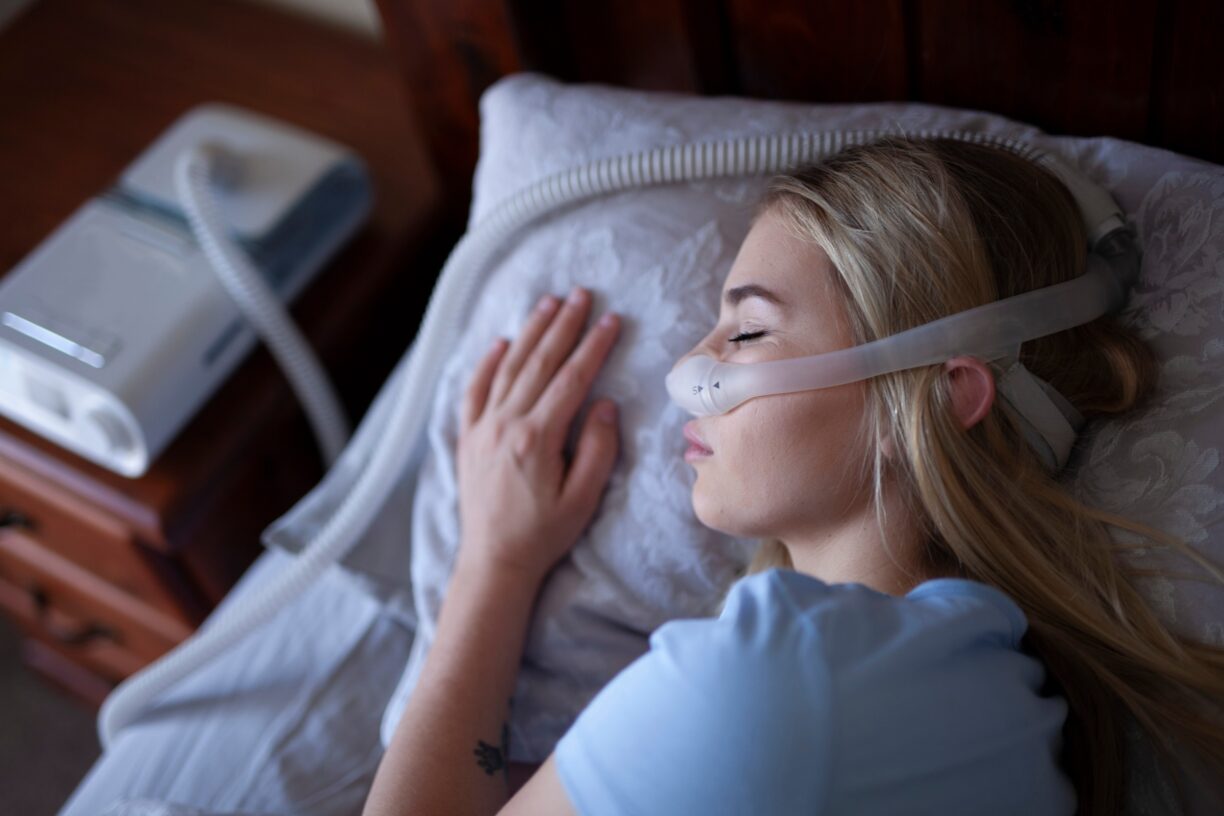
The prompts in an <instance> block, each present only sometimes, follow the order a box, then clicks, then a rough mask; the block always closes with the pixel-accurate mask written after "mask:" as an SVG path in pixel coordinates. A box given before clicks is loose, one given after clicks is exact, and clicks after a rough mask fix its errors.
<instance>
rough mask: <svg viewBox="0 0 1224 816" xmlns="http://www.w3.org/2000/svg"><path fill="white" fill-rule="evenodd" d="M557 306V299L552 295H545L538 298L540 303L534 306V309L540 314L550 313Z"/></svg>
mask: <svg viewBox="0 0 1224 816" xmlns="http://www.w3.org/2000/svg"><path fill="white" fill-rule="evenodd" d="M556 306H557V299H556V298H555V297H553V296H552V295H545V296H544V297H542V298H540V302H539V303H537V304H536V309H537V310H539V311H541V312H551V311H552V310H553V309H555V308H556Z"/></svg>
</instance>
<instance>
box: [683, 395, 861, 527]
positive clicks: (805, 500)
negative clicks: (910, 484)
mask: <svg viewBox="0 0 1224 816" xmlns="http://www.w3.org/2000/svg"><path fill="white" fill-rule="evenodd" d="M861 416H862V399H861V392H856V391H855V390H854V389H853V388H851V387H848V386H847V387H845V390H843V389H842V388H837V389H828V390H827V391H812V392H802V393H798V394H783V395H778V396H774V397H768V398H764V399H757V400H752V401H750V402H746V403H744V404H743V405H742V406H740V407H739V408H737V409H736V410H735V411H732V412H731V413H729V414H727V415H726V416H725V417H723V418H722V420H721V421H720V422H719V424H718V426H717V431H718V435H717V437H715V438H716V439H717V440H718V445H717V448H716V450H715V452H714V456H713V457H711V459H710V460H708V461H707V462H705V463H703V464H702V465H700V466H699V471H698V474H699V479H698V482H697V484H696V488H697V490H696V492H695V494H694V500H695V501H696V503H697V504H696V507H697V509H699V511H700V510H704V511H705V514H706V515H713V514H717V515H718V516H719V517H725V516H728V515H734V516H737V517H738V518H739V520H740V521H742V522H745V523H746V525H747V527H751V528H763V527H767V526H769V525H770V522H771V519H772V520H778V519H780V518H782V517H784V516H795V515H797V514H806V513H810V512H815V513H818V514H823V513H825V512H829V511H831V510H832V508H833V507H834V506H837V505H840V504H841V503H844V502H845V501H846V500H847V496H848V495H849V492H850V491H851V490H852V489H853V488H854V486H853V485H851V484H850V483H849V481H848V480H847V479H846V474H848V473H852V472H856V471H855V470H854V469H855V468H857V467H858V466H859V465H860V463H861V462H862V458H863V457H864V456H866V455H867V453H868V452H867V451H866V450H864V449H862V446H861V445H860V444H859V443H858V442H856V438H857V435H858V429H859V423H860V420H861ZM699 515H702V513H701V512H699ZM724 520H725V521H730V519H729V518H725V519H724ZM733 526H739V525H733ZM752 534H754V535H764V533H763V532H762V531H761V530H759V529H758V530H756V531H754V532H753V533H752Z"/></svg>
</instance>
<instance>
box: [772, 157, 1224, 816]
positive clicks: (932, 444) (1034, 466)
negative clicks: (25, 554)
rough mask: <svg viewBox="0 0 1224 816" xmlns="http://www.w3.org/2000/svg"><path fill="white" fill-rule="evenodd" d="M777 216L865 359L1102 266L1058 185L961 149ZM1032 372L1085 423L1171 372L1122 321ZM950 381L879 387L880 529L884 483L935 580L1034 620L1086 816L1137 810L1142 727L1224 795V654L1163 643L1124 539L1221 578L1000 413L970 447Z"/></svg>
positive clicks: (868, 432)
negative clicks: (830, 274) (1069, 470)
mask: <svg viewBox="0 0 1224 816" xmlns="http://www.w3.org/2000/svg"><path fill="white" fill-rule="evenodd" d="M764 212H770V213H773V214H775V215H778V216H781V219H782V222H783V223H785V224H786V226H787V229H788V230H789V231H790V232H791V233H792V234H794V235H795V236H796V237H798V238H800V239H802V240H807V241H812V242H815V243H816V244H817V245H819V246H820V247H821V248H823V249H824V251H825V252H826V253H827V254H828V256H829V259H830V260H831V261H832V264H833V267H834V268H835V270H836V274H835V275H834V278H835V285H836V286H837V287H838V288H839V289H840V291H841V292H842V294H843V295H844V302H845V306H846V312H847V317H848V320H849V324H850V325H851V327H852V329H853V334H854V341H855V343H866V342H869V341H871V340H875V339H879V338H881V337H886V336H889V335H892V334H896V333H897V332H900V331H903V330H905V329H909V328H912V327H914V326H919V325H921V324H924V323H928V322H930V321H932V320H935V319H938V318H940V317H943V316H945V315H948V314H952V313H954V312H958V311H962V310H964V309H969V308H972V307H974V306H979V305H981V304H983V303H987V302H990V301H993V300H997V299H999V298H1004V297H1008V296H1011V295H1015V294H1019V293H1022V292H1026V291H1029V290H1031V289H1036V288H1038V287H1043V286H1049V285H1052V284H1056V283H1060V282H1062V281H1065V280H1069V279H1071V278H1074V277H1076V276H1078V275H1080V274H1082V273H1083V272H1084V268H1085V264H1086V254H1087V238H1086V234H1085V231H1084V227H1083V224H1082V221H1081V218H1080V214H1079V210H1078V207H1077V205H1076V203H1075V201H1074V199H1073V198H1072V197H1071V195H1070V193H1069V192H1068V191H1067V189H1066V188H1065V187H1064V186H1063V185H1062V183H1061V182H1060V181H1059V180H1058V179H1057V178H1056V177H1054V176H1053V175H1051V174H1050V173H1048V172H1047V171H1045V170H1044V169H1042V168H1040V167H1038V166H1037V165H1036V164H1034V163H1033V162H1031V161H1029V160H1027V159H1024V158H1021V157H1019V156H1017V155H1015V154H1013V153H1010V152H1008V151H1006V150H1003V149H1001V148H993V147H986V146H982V145H976V144H971V143H965V142H960V141H953V140H938V139H935V140H931V139H922V140H917V139H904V138H889V139H886V140H883V141H880V142H877V143H874V144H871V145H868V146H861V147H854V148H850V149H848V150H845V151H843V152H841V153H839V154H837V155H836V156H833V157H831V158H829V159H827V160H825V161H824V162H822V163H820V164H818V165H814V166H810V167H806V168H803V169H801V170H798V171H796V172H794V173H790V174H787V175H783V176H777V177H775V178H774V179H772V180H771V182H770V186H769V188H768V190H767V192H766V193H765V195H764V197H763V198H762V199H761V202H760V204H759V206H758V208H757V215H758V216H759V215H760V214H761V213H764ZM1020 360H1021V362H1022V363H1023V364H1024V366H1025V367H1026V368H1028V369H1029V370H1030V371H1031V372H1033V373H1034V374H1035V375H1036V376H1038V377H1040V378H1042V379H1044V380H1046V381H1047V382H1049V383H1050V384H1051V385H1053V386H1054V387H1055V388H1056V389H1057V390H1058V391H1059V392H1060V393H1062V394H1063V395H1064V396H1065V397H1066V398H1067V399H1068V400H1069V401H1070V402H1071V404H1072V405H1074V406H1075V407H1076V409H1078V410H1079V412H1080V413H1081V414H1083V415H1084V416H1085V418H1086V419H1088V420H1089V421H1091V420H1092V419H1093V418H1095V417H1107V416H1112V415H1116V414H1120V413H1124V412H1126V411H1130V410H1132V409H1134V408H1135V407H1136V406H1139V405H1141V404H1142V403H1143V402H1144V401H1145V400H1146V399H1148V398H1149V397H1150V395H1151V393H1152V392H1153V390H1154V388H1155V384H1156V377H1157V371H1158V369H1157V361H1156V358H1155V355H1154V353H1153V352H1152V351H1151V349H1150V348H1149V347H1148V346H1147V345H1146V344H1145V343H1144V342H1143V341H1142V339H1141V338H1139V337H1138V335H1137V334H1135V333H1134V332H1133V331H1131V330H1129V329H1128V328H1126V327H1125V326H1123V325H1122V324H1120V323H1119V322H1118V321H1117V320H1116V319H1115V318H1113V317H1111V316H1105V317H1102V318H1100V319H1098V320H1095V321H1093V322H1092V323H1088V324H1086V325H1083V326H1078V327H1076V328H1073V329H1068V330H1066V331H1063V332H1060V333H1058V334H1055V335H1051V336H1048V337H1043V338H1040V339H1038V340H1033V341H1030V342H1027V343H1025V344H1024V346H1023V348H1022V350H1021V354H1020ZM942 371H943V368H942V366H939V365H932V366H924V367H921V368H915V369H911V370H908V371H899V372H895V373H892V374H887V375H883V376H879V377H875V378H873V379H872V380H869V381H867V382H866V383H865V385H866V397H867V403H866V410H865V413H864V423H863V427H862V432H863V434H864V440H865V441H866V442H867V443H868V444H869V445H870V447H869V448H868V449H869V450H874V455H872V456H868V457H866V461H865V462H864V468H865V471H864V473H863V474H862V475H863V476H864V478H869V479H870V480H871V481H872V483H873V485H874V491H875V506H876V513H877V520H878V522H879V523H880V527H881V530H883V529H884V519H883V516H882V513H883V508H884V505H885V503H884V502H883V501H882V500H881V499H882V490H883V489H884V485H885V482H886V476H888V477H890V478H891V479H892V480H893V481H892V483H893V484H895V485H896V486H897V488H898V489H899V491H900V495H901V499H902V501H903V502H904V506H905V507H907V508H909V509H910V510H911V511H913V515H914V517H915V518H916V519H918V523H919V524H920V525H921V529H922V531H923V533H924V536H923V537H924V539H925V540H926V541H927V549H926V552H925V553H922V554H920V555H921V557H922V559H923V561H924V564H925V567H926V568H927V574H931V575H956V576H961V577H965V578H970V579H973V580H977V581H981V582H982V583H986V584H990V585H992V586H995V587H997V588H999V589H1000V590H1002V591H1003V592H1005V593H1006V594H1007V595H1008V596H1010V597H1011V598H1012V599H1014V600H1015V602H1016V603H1017V604H1018V605H1019V606H1020V608H1021V609H1022V610H1023V611H1024V613H1025V615H1026V616H1027V617H1028V620H1029V631H1028V633H1027V635H1026V638H1025V642H1024V644H1023V645H1024V647H1025V648H1028V649H1031V650H1032V651H1033V652H1034V653H1036V655H1037V656H1039V657H1040V658H1041V659H1042V661H1043V662H1044V663H1045V665H1046V668H1047V670H1048V672H1049V675H1050V678H1051V682H1052V689H1053V690H1055V691H1057V692H1059V693H1061V694H1063V695H1064V696H1065V697H1066V699H1067V702H1068V705H1069V713H1068V718H1067V723H1066V725H1065V727H1064V732H1063V737H1064V740H1063V746H1064V747H1063V767H1064V768H1065V769H1066V771H1067V772H1068V774H1069V776H1070V777H1071V779H1072V781H1073V782H1074V784H1075V786H1076V789H1077V792H1078V796H1079V806H1080V812H1081V813H1085V814H1115V813H1118V812H1121V810H1122V804H1123V802H1122V800H1123V793H1124V790H1125V783H1126V774H1125V773H1124V770H1125V769H1124V761H1125V753H1124V750H1123V749H1124V739H1123V736H1124V732H1123V726H1124V724H1125V723H1124V719H1123V718H1124V716H1127V715H1129V716H1131V717H1133V718H1134V721H1137V722H1138V724H1139V725H1140V726H1142V728H1143V729H1144V731H1146V732H1147V734H1149V735H1150V736H1151V737H1152V738H1153V741H1154V743H1155V744H1156V746H1157V747H1159V748H1161V749H1162V751H1161V758H1162V760H1164V761H1165V763H1166V768H1171V766H1172V765H1173V762H1174V761H1175V760H1174V757H1175V747H1174V746H1175V743H1176V742H1177V741H1181V742H1182V743H1183V744H1184V745H1185V746H1186V747H1187V748H1189V749H1190V750H1191V751H1192V752H1193V753H1194V754H1195V755H1196V757H1197V759H1198V760H1199V761H1200V762H1202V763H1203V764H1204V765H1205V767H1206V768H1207V769H1208V772H1209V773H1210V774H1211V775H1212V776H1214V778H1217V779H1218V778H1224V724H1222V723H1221V719H1220V717H1219V711H1220V710H1219V708H1218V706H1219V703H1218V701H1220V700H1224V649H1220V648H1216V647H1213V646H1210V645H1206V644H1203V643H1199V642H1196V641H1192V640H1189V639H1187V638H1184V637H1182V636H1179V635H1178V634H1175V633H1174V632H1172V631H1171V630H1169V629H1168V628H1166V626H1165V625H1164V624H1162V622H1161V621H1160V619H1159V618H1158V617H1157V615H1156V614H1155V613H1154V611H1153V610H1152V608H1151V607H1150V606H1149V604H1148V603H1147V601H1145V599H1144V597H1143V596H1142V595H1141V594H1140V592H1139V591H1138V589H1137V584H1136V578H1138V577H1140V575H1141V574H1150V571H1146V572H1145V571H1143V570H1139V569H1137V568H1134V567H1133V566H1132V565H1130V564H1128V563H1127V560H1126V558H1125V553H1126V551H1127V550H1128V549H1133V548H1134V545H1126V544H1123V543H1120V542H1118V541H1115V540H1114V538H1113V537H1112V536H1111V534H1110V532H1109V528H1110V527H1114V528H1119V529H1121V530H1126V531H1128V532H1129V533H1132V534H1134V535H1138V536H1142V537H1146V538H1148V539H1151V540H1153V541H1155V542H1157V543H1158V544H1159V545H1162V546H1165V547H1168V548H1170V549H1171V551H1173V552H1177V553H1180V554H1181V555H1183V556H1185V557H1186V558H1188V559H1190V560H1191V561H1192V562H1193V563H1194V564H1196V565H1197V566H1198V567H1200V568H1201V569H1203V570H1206V571H1208V572H1209V573H1210V574H1211V575H1212V576H1213V577H1214V578H1215V579H1216V580H1218V581H1221V582H1222V583H1224V576H1221V573H1220V572H1219V571H1218V570H1217V569H1216V568H1215V567H1214V565H1212V564H1211V563H1210V562H1208V561H1206V560H1205V559H1204V558H1203V557H1202V556H1201V555H1200V554H1198V553H1196V552H1195V551H1194V550H1193V549H1191V548H1190V547H1189V546H1188V545H1187V544H1185V543H1184V542H1182V541H1181V540H1179V539H1177V538H1176V537H1174V536H1171V535H1169V534H1167V533H1165V532H1163V531H1161V530H1157V529H1155V528H1152V527H1150V526H1148V525H1144V524H1141V523H1139V522H1136V521H1134V520H1130V519H1127V518H1124V517H1121V516H1118V515H1115V514H1112V513H1109V512H1105V511H1103V510H1100V509H1097V508H1094V507H1090V506H1088V505H1086V504H1084V503H1083V502H1081V501H1078V500H1077V499H1076V498H1075V497H1074V496H1073V495H1072V494H1071V492H1070V491H1069V490H1068V488H1067V487H1065V486H1064V485H1063V484H1061V483H1060V482H1059V480H1058V478H1057V477H1056V476H1055V475H1052V474H1051V473H1049V472H1048V471H1047V470H1046V469H1045V467H1044V466H1043V464H1042V461H1041V459H1040V458H1039V456H1038V455H1037V454H1036V453H1035V452H1034V451H1033V449H1032V448H1030V447H1029V445H1028V444H1027V443H1026V442H1025V438H1024V435H1023V431H1022V430H1021V428H1020V427H1019V426H1018V425H1017V424H1016V422H1015V421H1014V420H1013V419H1012V417H1011V415H1010V414H1009V413H1008V412H1007V410H1005V409H1004V408H1003V406H1001V405H1000V404H999V402H998V400H996V402H995V404H994V406H992V408H991V409H990V412H989V413H988V414H987V415H986V416H985V418H984V419H982V421H980V422H979V423H978V424H976V425H975V426H973V427H972V428H971V429H969V431H968V432H965V431H964V430H963V429H962V428H961V426H960V425H959V423H958V422H957V421H956V419H955V414H954V413H953V410H952V400H951V394H950V390H949V383H948V380H947V378H946V377H944V376H943V375H942ZM886 436H891V438H892V439H893V440H894V441H895V449H896V450H897V451H899V454H898V455H897V456H896V457H895V458H894V459H891V460H890V459H887V458H886V457H885V456H884V455H883V453H882V451H881V447H880V445H879V444H878V443H877V441H878V440H881V439H883V438H885V437H886ZM1147 546H1150V545H1147ZM771 566H783V567H789V566H790V563H789V559H788V557H787V553H786V550H785V549H784V548H783V547H782V545H781V544H780V543H779V542H776V541H763V542H761V546H760V548H759V550H758V552H757V555H756V557H755V558H754V560H753V562H752V564H751V565H750V567H749V571H750V572H755V571H759V570H761V569H765V568H767V567H771ZM1174 777H1175V774H1174Z"/></svg>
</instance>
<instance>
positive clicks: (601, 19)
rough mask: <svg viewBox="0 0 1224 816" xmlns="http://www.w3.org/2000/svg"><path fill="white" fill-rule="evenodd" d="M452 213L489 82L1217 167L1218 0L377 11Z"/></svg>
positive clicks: (508, 4)
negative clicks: (966, 114) (938, 117)
mask: <svg viewBox="0 0 1224 816" xmlns="http://www.w3.org/2000/svg"><path fill="white" fill-rule="evenodd" d="M378 4H379V8H380V11H381V14H382V17H383V22H384V27H385V30H386V35H387V38H388V41H389V43H390V45H391V48H392V50H393V52H394V53H395V55H396V58H397V60H398V61H399V64H400V68H401V72H402V74H403V76H404V78H405V81H406V91H407V95H408V100H409V104H410V105H411V106H413V107H414V108H416V109H417V112H418V114H419V117H420V120H421V121H422V122H423V123H425V126H426V129H427V131H428V133H427V138H428V141H429V144H430V149H431V151H432V153H433V156H434V159H435V161H436V162H437V164H438V166H439V167H440V168H441V170H442V172H443V177H444V179H446V181H445V182H444V183H445V184H446V185H447V187H448V189H449V205H450V206H452V207H454V208H456V211H462V210H464V209H465V208H466V202H467V194H468V192H469V191H470V183H471V175H472V170H473V168H474V165H475V161H476V155H477V148H478V144H479V142H478V111H477V102H478V100H479V97H480V94H481V92H482V91H483V90H484V89H485V88H487V87H488V86H489V85H490V84H491V83H492V82H494V81H495V80H496V79H498V78H499V77H501V76H503V75H505V74H507V73H511V72H514V71H520V70H535V71H541V72H544V73H547V74H551V75H553V76H555V77H557V78H559V79H562V80H566V81H572V82H602V83H608V84H613V85H624V86H629V87H636V88H644V89H657V90H673V91H686V92H693V93H702V94H720V95H726V94H731V95H742V96H752V97H763V98H772V99H791V100H806V101H812V102H855V101H857V102H872V101H884V100H898V101H904V100H912V101H922V102H928V103H932V104H939V105H949V106H955V107H964V108H973V109H977V110H988V111H992V112H996V113H1000V114H1003V115H1005V116H1009V117H1012V118H1015V119H1019V120H1023V121H1026V122H1031V123H1033V124H1035V125H1037V126H1038V127H1041V128H1042V129H1044V130H1046V131H1047V132H1050V133H1058V134H1073V135H1082V136H1099V135H1109V136H1116V137H1119V138H1123V139H1128V140H1131V141H1136V142H1142V143H1146V144H1151V145H1157V146H1161V147H1166V148H1168V149H1170V150H1174V151H1177V152H1179V153H1185V154H1188V155H1193V156H1198V157H1200V158H1204V159H1207V160H1209V161H1213V162H1217V163H1224V99H1222V96H1224V93H1222V89H1224V44H1222V43H1221V42H1220V41H1219V40H1220V38H1221V35H1222V34H1224V1H1222V0H1175V1H1174V0H1170V1H1169V2H1158V1H1157V0H1133V1H1132V2H1121V3H1117V2H1114V3H1107V2H1104V1H1103V0H937V1H936V0H927V2H923V1H922V0H858V1H856V2H846V0H819V1H817V0H807V1H806V2H804V0H585V2H566V1H565V0H378Z"/></svg>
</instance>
